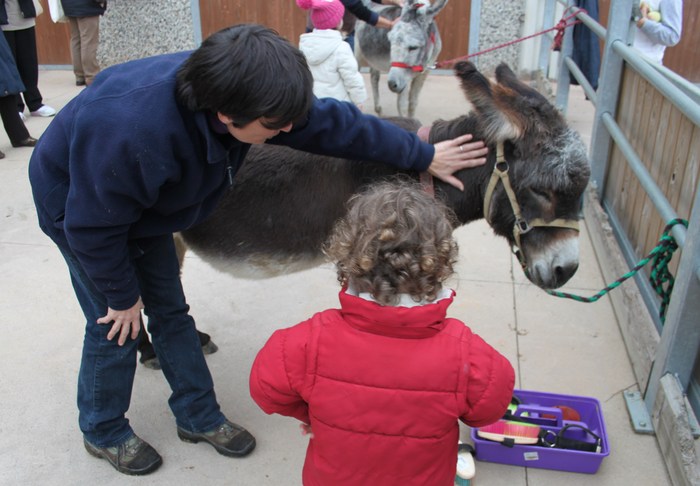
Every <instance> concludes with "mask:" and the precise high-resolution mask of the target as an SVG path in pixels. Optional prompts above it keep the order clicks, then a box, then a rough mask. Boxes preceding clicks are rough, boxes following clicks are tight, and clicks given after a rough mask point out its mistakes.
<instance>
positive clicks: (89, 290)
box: [59, 235, 226, 447]
mask: <svg viewBox="0 0 700 486" xmlns="http://www.w3.org/2000/svg"><path fill="white" fill-rule="evenodd" d="M59 249H60V250H61V253H62V254H63V257H64V258H65V260H66V262H67V263H68V268H69V270H70V275H71V282H72V283H73V289H74V290H75V294H76V296H77V297H78V302H79V303H80V306H81V308H82V309H83V313H84V314H85V317H86V318H87V322H86V327H85V339H84V341H83V356H82V362H81V364H80V372H79V379H78V409H79V411H80V415H79V423H80V429H81V430H82V432H83V434H84V436H85V438H86V439H87V440H88V441H89V442H91V443H92V444H93V445H96V446H97V447H111V446H114V445H116V444H120V443H121V442H123V441H124V440H125V439H127V438H128V437H129V436H130V435H131V433H132V430H131V426H130V425H129V420H128V419H127V418H126V416H125V414H126V411H127V410H128V409H129V404H130V402H131V389H132V386H133V383H134V374H135V372H136V347H137V345H138V342H139V341H138V339H135V340H133V339H131V338H129V339H127V340H126V343H125V344H124V345H123V346H119V345H118V344H117V339H116V338H114V339H113V340H111V341H109V340H107V333H108V331H109V329H110V327H111V326H109V325H102V324H97V323H96V322H95V321H96V320H97V319H98V318H99V317H101V316H104V315H105V314H106V313H107V304H106V299H105V297H104V296H103V295H102V294H101V293H100V292H99V291H98V290H97V289H96V288H95V286H94V285H93V283H92V281H91V280H90V278H89V277H88V276H87V275H86V273H85V271H84V269H83V267H82V265H81V264H80V262H79V261H78V259H77V257H76V256H75V255H74V254H73V252H72V251H71V250H70V249H69V248H63V247H61V246H59ZM129 251H130V255H129V256H130V260H131V264H133V265H134V267H135V268H136V275H137V278H138V281H139V285H140V287H141V298H142V299H143V304H144V306H145V308H144V312H145V314H146V315H147V316H148V330H149V332H150V333H151V337H152V339H153V346H154V348H155V351H156V354H157V355H158V358H159V360H160V364H161V367H162V369H163V374H164V375H165V378H166V379H167V380H168V383H169V384H170V388H171V390H172V394H171V395H170V400H169V404H170V408H171V410H172V411H173V414H174V415H175V421H176V423H177V425H178V426H179V427H182V428H183V429H185V430H188V431H191V432H204V431H207V430H211V429H213V428H215V427H218V426H219V425H221V424H222V423H223V422H224V420H226V418H225V417H224V415H223V414H222V413H221V411H220V410H219V404H218V402H217V401H216V395H215V394H214V383H213V381H212V377H211V374H210V373H209V368H208V367H207V363H206V362H205V361H204V354H203V353H202V347H201V344H200V342H199V337H198V336H197V331H196V330H195V325H194V320H193V319H192V317H190V315H189V313H188V311H189V306H188V305H187V303H186V302H185V295H184V293H183V290H182V285H181V283H180V266H179V264H178V260H177V256H176V255H175V246H174V244H173V238H172V236H171V235H165V236H162V237H154V238H149V239H147V240H137V241H131V242H130V243H129Z"/></svg>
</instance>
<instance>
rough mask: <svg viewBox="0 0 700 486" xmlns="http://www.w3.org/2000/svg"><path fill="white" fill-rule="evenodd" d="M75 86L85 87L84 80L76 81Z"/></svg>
mask: <svg viewBox="0 0 700 486" xmlns="http://www.w3.org/2000/svg"><path fill="white" fill-rule="evenodd" d="M75 85H76V86H85V80H84V79H76V80H75Z"/></svg>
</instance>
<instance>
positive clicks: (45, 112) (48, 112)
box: [31, 105, 56, 117]
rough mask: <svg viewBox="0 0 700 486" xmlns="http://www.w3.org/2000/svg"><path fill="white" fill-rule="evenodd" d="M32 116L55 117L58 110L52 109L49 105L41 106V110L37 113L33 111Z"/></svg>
mask: <svg viewBox="0 0 700 486" xmlns="http://www.w3.org/2000/svg"><path fill="white" fill-rule="evenodd" d="M31 114H32V116H44V117H46V116H54V115H55V114H56V110H54V109H53V108H51V107H50V106H49V105H41V108H39V109H38V110H36V111H32V112H31Z"/></svg>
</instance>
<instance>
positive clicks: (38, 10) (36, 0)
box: [32, 0, 44, 17]
mask: <svg viewBox="0 0 700 486" xmlns="http://www.w3.org/2000/svg"><path fill="white" fill-rule="evenodd" d="M32 3H34V10H36V15H35V17H38V16H39V15H41V14H43V13H44V7H42V6H41V2H40V1H39V0H32Z"/></svg>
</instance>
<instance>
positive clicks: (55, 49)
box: [35, 0, 72, 65]
mask: <svg viewBox="0 0 700 486" xmlns="http://www.w3.org/2000/svg"><path fill="white" fill-rule="evenodd" d="M41 6H42V7H43V9H44V13H43V14H41V15H39V16H38V17H37V18H36V27H35V31H36V51H37V56H38V58H39V64H59V65H60V64H68V65H72V61H71V57H70V27H69V26H68V24H67V23H60V24H55V23H53V21H52V20H51V14H49V6H48V4H47V3H46V0H41Z"/></svg>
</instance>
